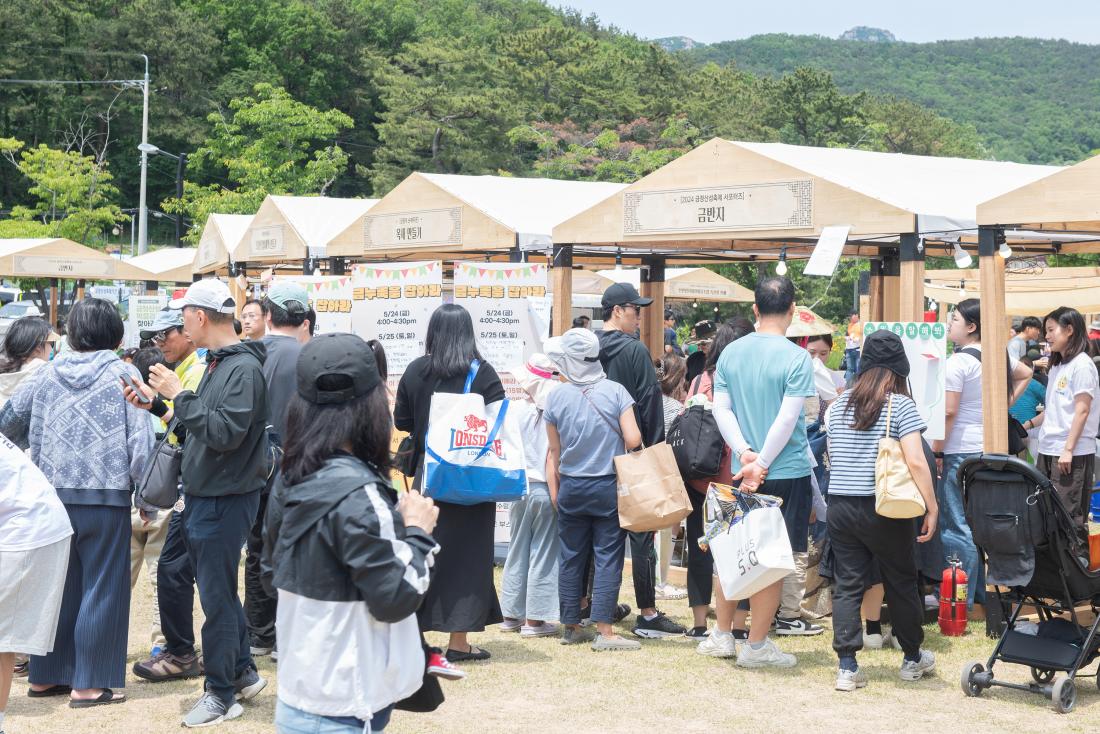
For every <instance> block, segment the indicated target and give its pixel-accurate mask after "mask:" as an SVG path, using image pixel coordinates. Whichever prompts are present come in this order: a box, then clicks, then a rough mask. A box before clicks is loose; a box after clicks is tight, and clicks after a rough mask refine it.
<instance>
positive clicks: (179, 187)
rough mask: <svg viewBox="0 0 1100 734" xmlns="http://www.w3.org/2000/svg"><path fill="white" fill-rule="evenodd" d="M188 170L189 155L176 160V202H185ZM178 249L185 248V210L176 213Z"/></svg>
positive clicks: (184, 154)
mask: <svg viewBox="0 0 1100 734" xmlns="http://www.w3.org/2000/svg"><path fill="white" fill-rule="evenodd" d="M186 169H187V154H186V153H180V154H179V157H177V158H176V201H177V202H182V201H183V172H184V170H186ZM176 247H183V210H182V209H181V210H179V211H177V212H176Z"/></svg>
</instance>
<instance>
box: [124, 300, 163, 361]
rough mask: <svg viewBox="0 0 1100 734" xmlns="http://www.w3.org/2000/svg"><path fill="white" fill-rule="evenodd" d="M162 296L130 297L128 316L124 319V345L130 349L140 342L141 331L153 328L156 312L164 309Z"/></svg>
mask: <svg viewBox="0 0 1100 734" xmlns="http://www.w3.org/2000/svg"><path fill="white" fill-rule="evenodd" d="M165 300H166V299H165V298H164V296H130V314H129V317H128V318H127V319H126V336H125V344H126V348H127V349H132V348H133V347H136V346H137V345H138V342H140V341H141V330H142V329H149V328H151V327H152V326H153V321H155V320H156V318H157V311H160V310H161V309H162V308H164V305H165Z"/></svg>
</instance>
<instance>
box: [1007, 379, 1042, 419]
mask: <svg viewBox="0 0 1100 734" xmlns="http://www.w3.org/2000/svg"><path fill="white" fill-rule="evenodd" d="M1046 399H1047V389H1046V386H1045V385H1043V383H1041V382H1039V381H1038V380H1036V379H1035V378H1034V377H1032V378H1031V380H1030V381H1029V382H1028V383H1027V388H1026V389H1025V390H1024V394H1023V395H1021V396H1020V397H1018V398H1016V402H1015V403H1013V404H1012V407H1011V408H1009V409H1008V412H1009V413H1011V414H1012V417H1013V418H1015V419H1016V420H1018V421H1020V423H1024V422H1025V421H1029V420H1031V419H1032V418H1034V417H1035V416H1037V415H1039V406H1040V405H1042V404H1043V401H1044V400H1046Z"/></svg>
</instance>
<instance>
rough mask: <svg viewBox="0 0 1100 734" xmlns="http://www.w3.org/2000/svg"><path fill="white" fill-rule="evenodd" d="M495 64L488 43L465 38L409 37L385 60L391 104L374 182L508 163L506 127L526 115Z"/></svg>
mask: <svg viewBox="0 0 1100 734" xmlns="http://www.w3.org/2000/svg"><path fill="white" fill-rule="evenodd" d="M497 71H498V70H497V69H496V67H495V65H494V63H493V59H492V57H491V54H490V53H489V52H488V50H487V49H486V48H484V47H479V46H476V45H471V44H469V43H468V42H467V41H466V40H465V39H463V38H454V39H447V40H442V39H441V40H435V39H432V40H425V41H417V42H415V43H410V44H407V45H406V46H405V48H404V50H403V51H402V52H401V53H399V54H397V55H396V56H395V57H394V58H393V60H392V61H389V62H386V61H383V62H382V63H379V64H378V66H377V69H376V72H375V76H374V79H375V83H376V84H377V85H378V89H379V98H380V100H381V102H382V104H383V106H384V107H385V111H384V112H383V113H382V114H381V121H380V122H379V124H378V126H377V130H378V140H379V143H380V145H381V148H380V149H379V150H378V152H377V155H376V159H375V166H374V170H373V171H372V172H371V177H372V181H373V183H374V187H375V190H376V191H377V192H380V193H385V192H386V191H388V190H389V189H391V188H393V187H394V186H396V185H397V184H398V183H399V182H400V181H401V180H402V179H403V178H405V177H406V176H407V175H409V174H410V173H412V172H413V171H430V172H434V173H471V174H474V173H493V172H496V171H498V170H501V169H509V168H510V167H511V164H512V163H513V162H514V159H513V158H512V157H511V155H510V154H509V149H508V145H507V138H506V133H507V131H508V130H509V129H511V128H512V127H513V126H514V125H515V124H516V122H518V121H519V117H520V116H519V111H518V109H517V105H516V96H515V94H514V93H513V91H512V90H511V89H510V88H508V87H507V86H504V85H503V84H497V78H498V75H497Z"/></svg>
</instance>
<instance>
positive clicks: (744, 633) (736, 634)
mask: <svg viewBox="0 0 1100 734" xmlns="http://www.w3.org/2000/svg"><path fill="white" fill-rule="evenodd" d="M732 633H733V639H735V640H739V641H741V642H744V641H745V640H747V639H749V631H748V630H736V629H735V630H732Z"/></svg>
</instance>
